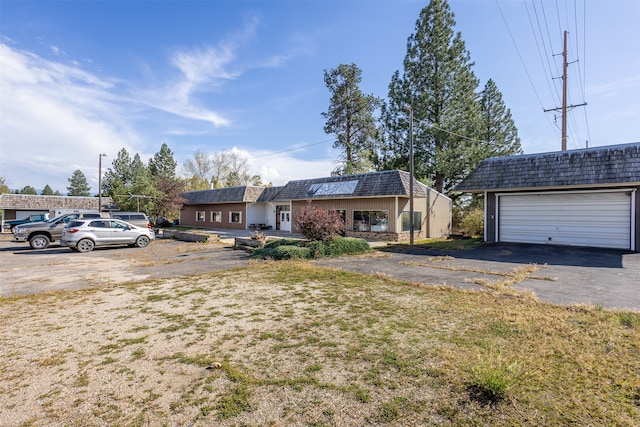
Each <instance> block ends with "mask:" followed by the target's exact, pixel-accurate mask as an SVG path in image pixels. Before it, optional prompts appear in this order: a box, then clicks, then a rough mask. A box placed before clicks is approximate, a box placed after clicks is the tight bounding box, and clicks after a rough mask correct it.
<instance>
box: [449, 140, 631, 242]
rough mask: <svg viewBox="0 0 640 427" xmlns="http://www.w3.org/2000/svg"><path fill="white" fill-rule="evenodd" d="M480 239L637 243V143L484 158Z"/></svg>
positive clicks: (466, 186) (472, 180) (471, 182)
mask: <svg viewBox="0 0 640 427" xmlns="http://www.w3.org/2000/svg"><path fill="white" fill-rule="evenodd" d="M456 190H457V191H463V192H469V193H481V194H484V197H485V236H484V238H485V241H487V242H516V243H538V244H557V245H574V246H592V247H601V248H616V249H628V250H633V251H638V250H639V247H638V246H639V243H638V242H639V241H640V219H639V216H640V214H639V212H640V191H639V190H640V143H634V144H624V145H616V146H607V147H597V148H590V149H584V150H572V151H563V152H555V153H543V154H533V155H525V156H510V157H497V158H492V159H486V160H484V161H482V162H481V163H480V164H479V165H478V168H477V169H476V170H474V171H473V172H472V173H471V174H470V175H469V176H468V177H466V178H465V179H464V180H463V181H462V182H461V183H460V185H458V187H457V188H456Z"/></svg>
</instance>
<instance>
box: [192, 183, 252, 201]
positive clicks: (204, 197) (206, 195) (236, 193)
mask: <svg viewBox="0 0 640 427" xmlns="http://www.w3.org/2000/svg"><path fill="white" fill-rule="evenodd" d="M263 191H264V188H262V187H250V186H239V187H228V188H214V189H212V190H201V191H189V192H186V193H182V194H181V196H182V197H184V198H185V199H186V200H187V201H186V202H185V205H201V204H208V203H239V202H256V201H258V198H259V197H260V195H261V194H262V192H263Z"/></svg>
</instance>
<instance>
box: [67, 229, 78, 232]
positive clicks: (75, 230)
mask: <svg viewBox="0 0 640 427" xmlns="http://www.w3.org/2000/svg"><path fill="white" fill-rule="evenodd" d="M78 231H80V230H78V229H77V228H69V229H68V230H67V233H77V232H78Z"/></svg>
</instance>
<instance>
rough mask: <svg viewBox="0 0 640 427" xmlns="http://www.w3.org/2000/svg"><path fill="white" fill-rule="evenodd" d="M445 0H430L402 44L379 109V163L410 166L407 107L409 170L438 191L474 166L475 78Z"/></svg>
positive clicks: (461, 176) (471, 63)
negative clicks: (399, 65)
mask: <svg viewBox="0 0 640 427" xmlns="http://www.w3.org/2000/svg"><path fill="white" fill-rule="evenodd" d="M454 25H455V21H454V15H453V13H452V12H451V10H450V7H449V4H448V3H447V1H446V0H431V2H430V3H429V5H428V6H427V7H425V8H424V9H423V10H422V11H421V13H420V17H419V19H418V21H417V22H416V28H415V33H414V34H412V35H411V36H410V37H409V39H408V42H407V54H406V56H405V59H404V72H403V74H402V75H400V73H399V72H396V73H395V74H394V75H393V77H392V81H391V84H390V85H389V99H388V102H387V103H386V104H385V105H384V106H383V108H382V119H383V121H384V134H383V135H384V138H385V139H384V141H383V145H382V150H381V153H380V162H379V167H380V168H381V169H385V168H402V169H405V170H408V169H409V165H408V162H409V160H408V159H409V156H408V151H409V140H410V138H409V135H408V130H409V111H408V108H407V107H411V109H412V111H413V117H414V122H415V123H414V165H415V166H414V170H415V176H416V178H417V179H420V180H423V181H428V182H430V183H432V185H433V186H434V187H435V188H436V190H438V191H440V192H446V191H448V190H450V189H451V188H452V187H453V186H454V185H455V184H456V183H457V182H459V181H460V180H461V179H462V178H463V177H464V176H465V175H466V174H467V173H468V172H469V171H470V169H471V167H472V166H473V161H474V156H473V154H474V153H475V152H476V151H477V150H478V148H477V144H478V143H477V135H478V130H479V118H480V112H479V106H478V103H477V102H476V95H475V91H476V89H477V87H478V79H477V78H476V76H475V75H474V73H473V70H472V66H473V62H471V59H470V55H469V53H468V52H467V50H466V48H465V44H464V41H463V40H462V37H461V35H460V33H454V31H453V27H454Z"/></svg>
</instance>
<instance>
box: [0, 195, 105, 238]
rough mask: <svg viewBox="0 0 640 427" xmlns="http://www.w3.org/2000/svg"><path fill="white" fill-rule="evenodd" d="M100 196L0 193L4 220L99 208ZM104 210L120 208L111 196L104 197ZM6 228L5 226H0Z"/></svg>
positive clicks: (2, 228)
mask: <svg viewBox="0 0 640 427" xmlns="http://www.w3.org/2000/svg"><path fill="white" fill-rule="evenodd" d="M98 200H99V198H98V197H80V196H42V195H36V194H12V193H8V194H0V210H1V211H2V222H3V225H4V221H8V220H12V219H23V218H26V217H28V216H29V215H33V214H49V215H50V217H52V216H55V215H56V214H57V213H58V212H60V211H67V210H98ZM102 210H103V211H112V210H118V207H117V206H116V204H115V202H114V201H113V200H112V199H111V197H102ZM0 229H1V230H4V227H0Z"/></svg>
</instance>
